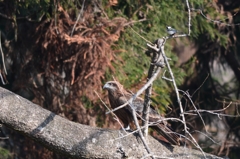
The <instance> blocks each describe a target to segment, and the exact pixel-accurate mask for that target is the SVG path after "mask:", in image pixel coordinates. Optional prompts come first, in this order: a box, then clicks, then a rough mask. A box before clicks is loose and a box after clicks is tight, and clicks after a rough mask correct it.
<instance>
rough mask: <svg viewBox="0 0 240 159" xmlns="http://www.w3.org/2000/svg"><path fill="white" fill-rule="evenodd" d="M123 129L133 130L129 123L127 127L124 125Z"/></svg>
mask: <svg viewBox="0 0 240 159" xmlns="http://www.w3.org/2000/svg"><path fill="white" fill-rule="evenodd" d="M123 129H124V130H125V131H132V130H131V128H130V126H129V125H127V127H125V125H124V128H123Z"/></svg>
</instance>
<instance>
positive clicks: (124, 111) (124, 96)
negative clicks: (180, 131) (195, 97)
mask: <svg viewBox="0 0 240 159" xmlns="http://www.w3.org/2000/svg"><path fill="white" fill-rule="evenodd" d="M103 89H106V90H108V99H109V102H110V105H111V107H112V108H113V109H114V108H117V107H119V106H121V105H123V104H125V103H126V102H127V101H128V100H129V99H130V98H131V97H132V96H133V94H132V93H130V92H128V91H126V90H124V88H123V86H122V85H121V84H120V83H119V82H117V81H109V82H107V83H106V84H105V85H104V86H103ZM143 105H144V100H143V99H142V98H139V97H138V98H136V99H135V100H134V101H133V107H134V109H135V111H136V113H137V114H138V117H141V116H142V111H143ZM114 113H115V114H116V115H117V117H118V118H120V120H121V121H122V122H123V124H124V128H126V127H128V126H129V125H130V124H132V123H133V122H134V120H133V117H132V113H131V108H130V106H129V105H127V106H125V107H123V108H121V109H119V110H117V111H115V112H114ZM162 119H164V118H163V117H161V116H160V115H159V114H158V112H157V111H155V110H154V108H153V107H152V106H151V107H150V110H149V122H157V123H156V124H154V125H151V126H150V127H152V128H153V129H154V130H156V131H158V132H159V133H160V134H161V135H162V136H163V137H164V138H165V139H166V140H167V141H168V142H169V143H171V144H172V145H180V143H179V137H178V136H177V135H176V134H175V133H174V132H173V131H172V130H171V129H170V128H169V126H168V125H167V122H166V121H161V120H162ZM159 121H161V122H160V123H159Z"/></svg>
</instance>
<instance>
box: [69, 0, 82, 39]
mask: <svg viewBox="0 0 240 159" xmlns="http://www.w3.org/2000/svg"><path fill="white" fill-rule="evenodd" d="M84 4H85V0H83V4H82V8H81V10H80V12H79V14H78V17H77V20H76V22H75V24H74V26H73V29H72V32H71V37H72V35H73V32H74V30H75V28H76V26H77V23H78V21H79V20H80V18H81V15H82V13H83V8H84Z"/></svg>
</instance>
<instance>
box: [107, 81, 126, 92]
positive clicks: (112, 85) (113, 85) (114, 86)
mask: <svg viewBox="0 0 240 159" xmlns="http://www.w3.org/2000/svg"><path fill="white" fill-rule="evenodd" d="M103 89H106V90H108V91H116V90H121V89H123V86H122V85H121V84H120V83H119V82H117V81H108V82H107V83H106V84H105V85H104V86H103Z"/></svg>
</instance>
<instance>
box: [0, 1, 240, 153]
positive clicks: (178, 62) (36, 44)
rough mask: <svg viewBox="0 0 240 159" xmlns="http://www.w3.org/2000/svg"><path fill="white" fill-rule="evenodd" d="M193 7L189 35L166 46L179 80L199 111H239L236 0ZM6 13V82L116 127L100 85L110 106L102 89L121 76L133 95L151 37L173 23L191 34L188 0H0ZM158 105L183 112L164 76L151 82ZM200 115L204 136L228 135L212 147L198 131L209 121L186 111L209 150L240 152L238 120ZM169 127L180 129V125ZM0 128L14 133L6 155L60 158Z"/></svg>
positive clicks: (2, 20) (2, 17)
mask: <svg viewBox="0 0 240 159" xmlns="http://www.w3.org/2000/svg"><path fill="white" fill-rule="evenodd" d="M190 5H191V8H195V10H194V11H192V12H191V19H192V20H191V25H192V26H191V36H190V37H185V38H181V39H171V40H169V41H168V42H167V43H166V46H165V51H166V53H167V56H168V57H169V58H171V61H170V64H171V67H172V69H173V72H174V76H175V78H176V79H175V80H176V82H177V85H178V86H179V88H180V89H182V90H184V91H186V90H187V91H188V92H189V94H190V95H192V100H193V102H194V104H195V105H196V107H197V108H198V109H208V110H217V109H222V108H223V107H224V106H226V105H227V104H229V102H231V101H232V102H233V104H232V105H231V107H230V108H229V109H227V110H226V111H224V112H223V113H227V114H231V115H237V111H238V98H239V81H240V72H239V68H240V67H239V54H238V49H239V43H238V38H239V25H234V24H238V23H239V13H238V12H239V7H238V6H239V2H238V1H228V3H227V2H225V1H221V0H218V1H210V0H209V1H200V2H199V1H198V0H191V1H190ZM197 9H198V10H197ZM81 10H82V12H81ZM0 13H1V14H0V29H1V41H2V47H3V52H4V57H1V59H2V58H4V59H5V66H6V68H7V74H6V72H5V71H4V68H3V63H2V62H1V63H0V64H1V65H0V66H1V67H0V70H1V72H0V73H1V74H2V75H3V77H4V78H5V81H8V84H7V85H1V86H3V87H5V88H7V89H9V90H11V91H13V92H15V93H17V94H19V95H21V96H23V97H25V98H27V99H29V100H31V101H33V102H34V103H37V104H39V105H41V106H42V107H44V108H46V109H49V110H51V111H53V112H54V113H56V114H58V115H61V116H63V117H66V118H68V119H69V120H72V121H76V122H79V123H83V124H88V125H91V126H99V127H107V128H112V129H118V128H119V125H117V124H116V122H115V121H114V120H113V119H112V117H111V116H106V115H105V112H106V108H105V107H104V105H103V103H101V102H100V100H99V98H98V97H97V95H96V94H95V93H94V91H96V92H98V94H99V95H100V96H101V98H102V99H103V100H104V101H105V102H106V103H107V98H106V92H103V91H102V86H103V84H104V83H105V82H106V81H108V80H113V78H115V79H117V80H119V81H120V82H121V83H122V84H123V85H124V87H125V88H126V89H131V90H132V91H133V92H135V91H136V90H138V89H139V88H140V87H141V86H142V85H144V83H145V81H146V77H147V71H148V68H149V65H150V57H148V56H147V55H146V53H145V52H146V50H147V46H146V43H147V41H146V40H148V41H151V42H153V41H155V40H156V39H157V38H160V37H163V36H166V26H168V25H170V26H172V27H174V28H176V29H177V30H179V31H181V32H183V33H187V31H188V29H187V24H188V12H187V8H186V4H185V2H184V1H177V2H176V1H174V0H163V1H154V0H142V1H133V0H126V1H125V0H121V1H118V0H102V1H100V0H93V1H83V0H73V1H67V0H61V1H59V0H41V1H39V0H20V1H16V0H2V1H0ZM79 13H81V16H80V20H79V21H77V22H76V20H77V17H78V15H79ZM204 16H206V17H204ZM212 20H216V21H212ZM74 25H75V30H74V32H73V36H71V33H72V30H73V28H74ZM167 75H168V74H166V76H167ZM152 102H153V105H154V106H155V107H156V108H158V109H159V112H160V113H161V114H165V116H167V117H170V116H172V117H177V118H179V108H178V105H177V102H176V97H175V94H174V91H173V88H172V85H171V83H170V82H168V81H165V80H162V79H161V77H159V78H158V79H157V80H156V81H155V82H154V92H153V96H152ZM182 102H183V104H184V107H185V110H186V111H187V110H192V109H193V107H192V104H191V103H190V102H189V100H187V99H186V97H185V96H182ZM202 116H203V118H204V120H205V122H206V126H205V127H206V128H207V130H208V132H211V134H208V135H209V136H211V137H213V138H214V139H215V140H216V141H222V142H221V143H220V144H215V143H213V142H211V141H210V140H209V139H207V138H204V137H203V136H201V135H200V134H199V133H196V130H199V131H202V132H204V133H206V132H205V129H203V128H204V125H203V124H202V123H201V121H200V120H199V118H198V117H197V116H192V115H189V116H187V124H188V126H189V128H190V129H191V132H192V133H193V134H194V136H195V137H196V139H197V141H198V142H199V143H200V144H201V146H202V147H203V148H204V150H206V151H207V152H210V153H213V154H216V155H218V156H229V157H230V158H237V156H239V154H238V153H239V150H238V149H239V137H240V136H239V126H238V125H239V119H238V117H234V118H229V117H222V118H218V117H217V116H215V115H212V114H208V113H203V114H202ZM171 124H172V126H173V128H174V130H176V131H177V132H180V133H182V125H180V124H179V123H171ZM219 125H223V128H221V127H220V126H219ZM223 130H224V131H223ZM222 131H223V132H224V133H223V134H224V135H223V136H221V135H219V133H220V132H222ZM1 133H2V134H1V135H2V136H3V137H5V136H9V139H8V140H3V141H2V143H1V147H2V149H1V155H2V157H1V158H16V157H18V158H64V157H62V156H61V155H59V154H56V153H54V152H51V151H50V150H47V149H45V148H43V147H42V146H41V145H39V144H38V143H35V142H33V141H31V140H30V139H28V138H26V137H24V136H22V135H21V134H18V133H16V132H13V131H11V130H9V129H7V128H5V127H4V126H3V127H2V128H1ZM189 146H190V145H189Z"/></svg>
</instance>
